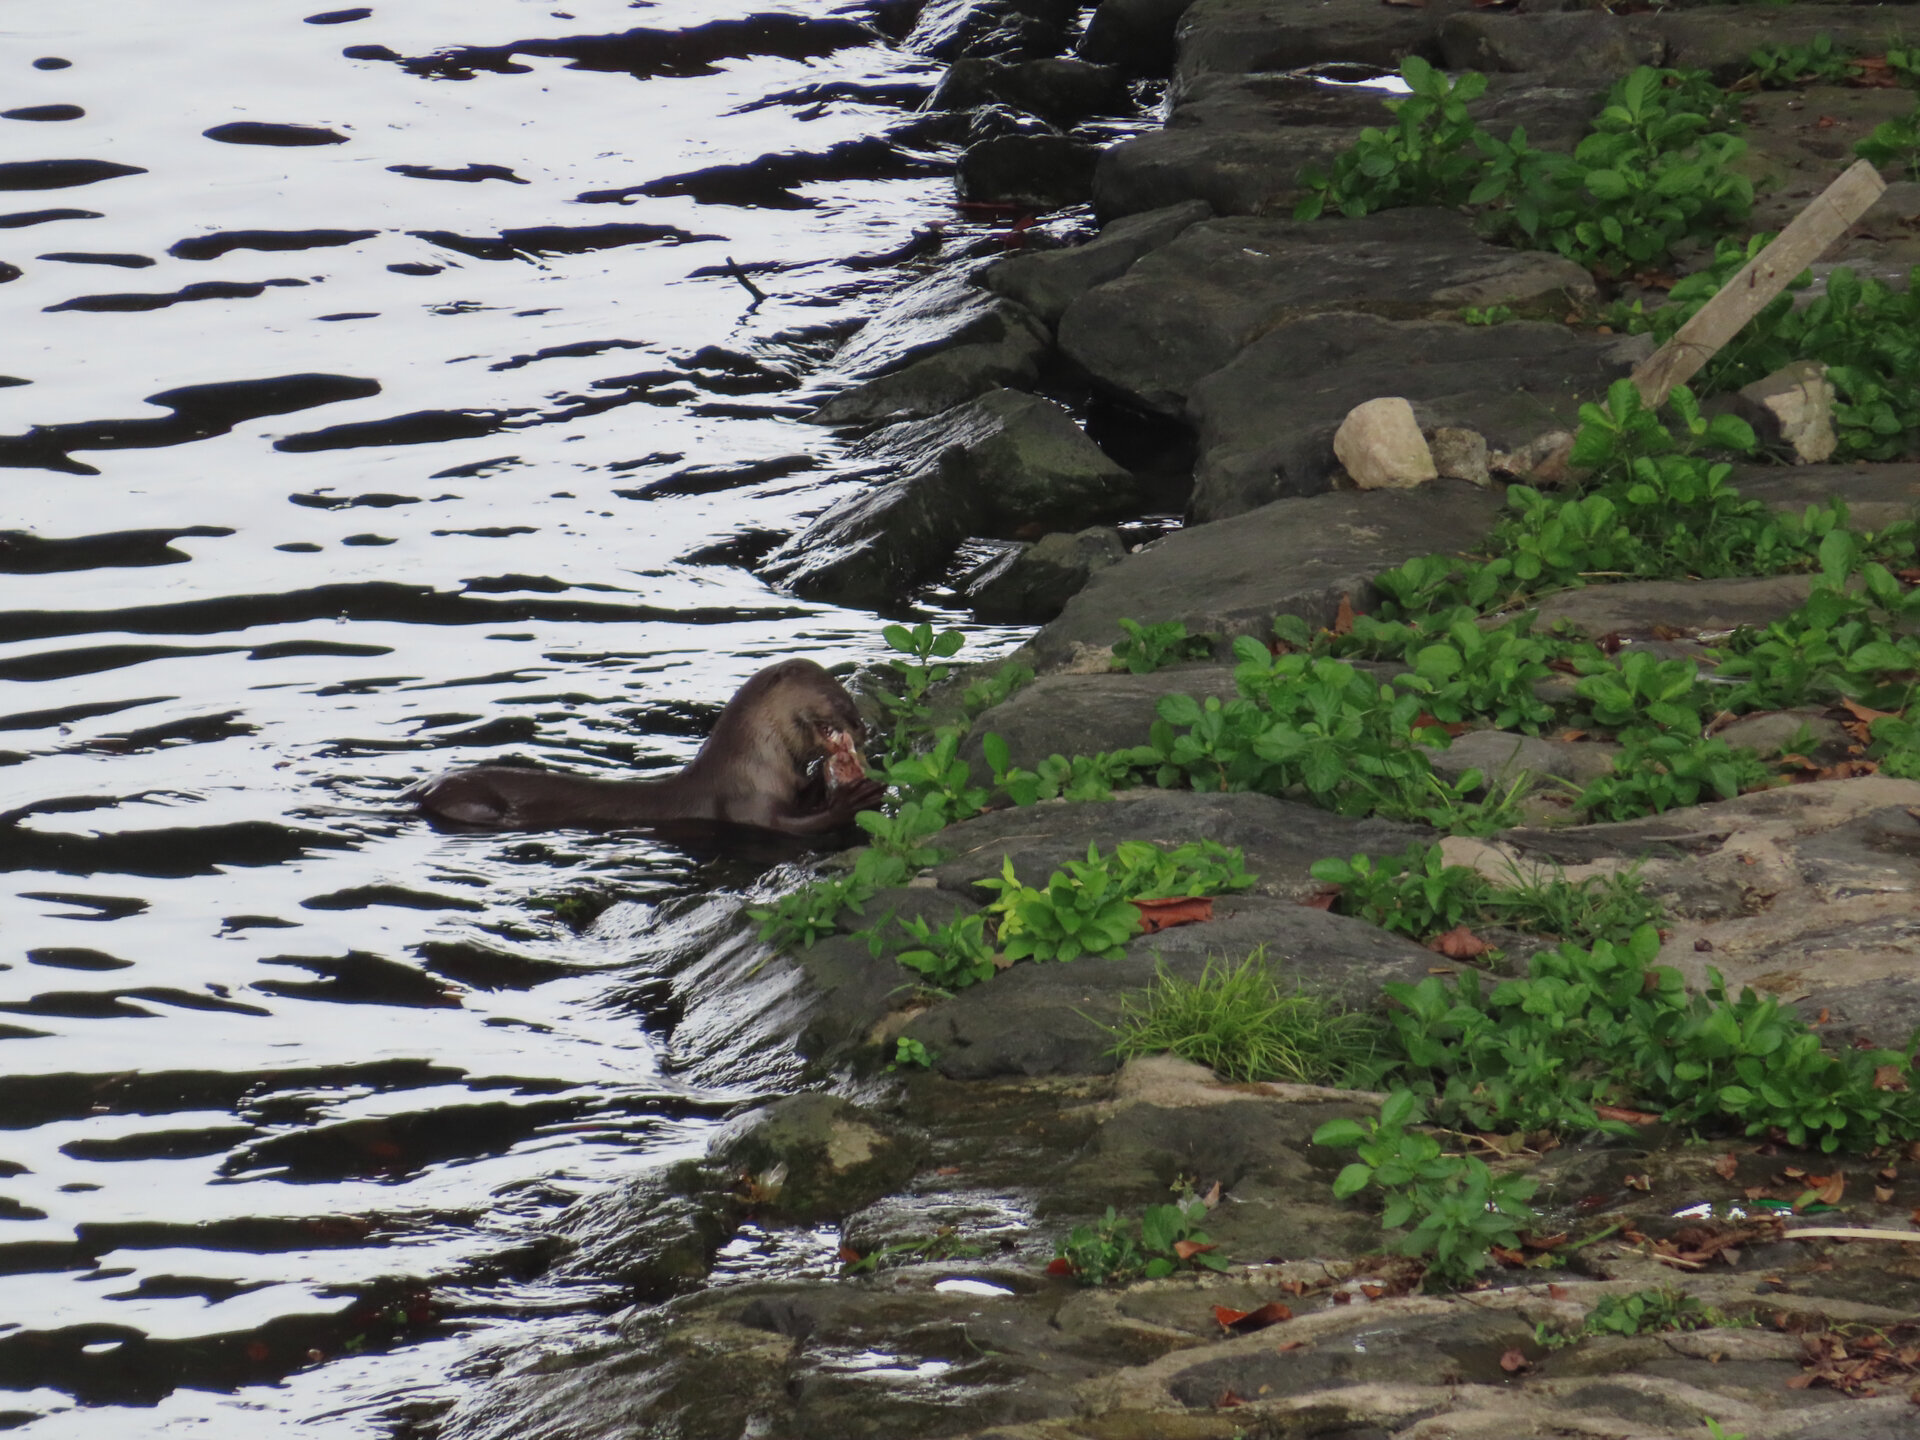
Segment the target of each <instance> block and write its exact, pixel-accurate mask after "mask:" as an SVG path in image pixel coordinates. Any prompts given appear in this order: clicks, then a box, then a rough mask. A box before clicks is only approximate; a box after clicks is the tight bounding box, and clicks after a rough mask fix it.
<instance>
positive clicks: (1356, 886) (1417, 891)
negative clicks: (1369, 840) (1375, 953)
mask: <svg viewBox="0 0 1920 1440" xmlns="http://www.w3.org/2000/svg"><path fill="white" fill-rule="evenodd" d="M1313 878H1314V879H1316V880H1319V881H1322V882H1323V883H1325V884H1328V885H1338V886H1339V887H1340V897H1339V899H1338V901H1337V902H1336V903H1337V905H1338V907H1339V910H1340V913H1341V914H1343V915H1353V916H1356V917H1358V918H1359V919H1362V920H1366V921H1369V922H1370V923H1372V924H1375V925H1378V926H1380V927H1381V928H1382V929H1385V930H1392V931H1397V932H1398V933H1399V934H1402V935H1411V936H1412V937H1413V938H1414V939H1416V940H1424V939H1426V938H1427V937H1428V936H1430V935H1439V934H1442V933H1444V932H1445V931H1448V930H1451V929H1453V928H1454V927H1455V926H1456V925H1464V924H1467V923H1468V922H1470V921H1473V920H1477V919H1479V918H1480V917H1481V916H1483V915H1485V914H1486V913H1487V908H1488V904H1489V902H1490V900H1491V898H1492V896H1493V885H1492V884H1491V883H1490V882H1489V881H1488V880H1487V878H1486V877H1485V876H1483V875H1482V874H1481V873H1480V872H1479V871H1478V870H1474V869H1472V868H1470V867H1469V866H1466V865H1449V864H1447V863H1446V860H1445V859H1444V858H1443V856H1442V854H1441V850H1440V847H1439V846H1438V845H1418V844H1416V845H1411V846H1409V847H1408V848H1407V849H1406V850H1405V851H1404V852H1403V853H1402V854H1401V855H1400V856H1399V857H1398V858H1397V859H1394V860H1386V861H1380V862H1377V863H1376V862H1375V861H1374V860H1373V858H1372V857H1370V856H1367V855H1355V856H1354V857H1353V858H1352V859H1351V860H1334V859H1328V860H1316V861H1314V863H1313Z"/></svg>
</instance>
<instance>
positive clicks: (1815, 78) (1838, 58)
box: [1747, 31, 1861, 90]
mask: <svg viewBox="0 0 1920 1440" xmlns="http://www.w3.org/2000/svg"><path fill="white" fill-rule="evenodd" d="M1747 63H1748V64H1749V65H1751V66H1752V67H1753V69H1752V71H1751V72H1750V73H1751V74H1752V76H1753V80H1754V83H1756V84H1757V85H1759V87H1760V88H1761V89H1762V90H1793V89H1797V88H1799V87H1800V86H1802V85H1835V84H1841V83H1844V82H1845V81H1847V80H1851V79H1853V78H1855V77H1856V76H1857V75H1859V74H1860V73H1861V71H1860V66H1858V65H1857V64H1855V63H1854V60H1853V57H1852V56H1850V55H1848V54H1847V53H1846V52H1844V51H1842V50H1841V49H1840V48H1839V47H1838V46H1836V45H1835V44H1834V43H1833V37H1832V36H1831V35H1828V34H1826V33H1825V32H1824V31H1823V32H1822V33H1820V34H1818V35H1816V36H1814V37H1813V39H1811V40H1809V41H1807V42H1805V43H1804V44H1799V45H1763V46H1761V47H1760V48H1759V49H1757V50H1755V51H1753V52H1752V53H1750V54H1749V55H1748V56H1747Z"/></svg>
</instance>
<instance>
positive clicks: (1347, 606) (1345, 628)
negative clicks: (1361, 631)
mask: <svg viewBox="0 0 1920 1440" xmlns="http://www.w3.org/2000/svg"><path fill="white" fill-rule="evenodd" d="M1330 633H1332V634H1335V635H1351V634H1352V633H1353V597H1352V596H1351V595H1342V596H1341V597H1340V606H1339V608H1338V609H1336V610H1335V611H1334V612H1333V628H1332V631H1331V632H1330Z"/></svg>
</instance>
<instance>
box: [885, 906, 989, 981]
mask: <svg viewBox="0 0 1920 1440" xmlns="http://www.w3.org/2000/svg"><path fill="white" fill-rule="evenodd" d="M898 923H899V925H900V928H901V929H903V930H904V931H906V933H907V935H908V937H909V938H911V939H912V940H915V941H917V942H919V943H918V944H916V945H914V946H913V947H911V948H910V949H906V950H902V951H901V952H900V953H899V954H898V955H896V956H894V957H893V958H894V959H895V960H897V961H899V962H900V963H901V964H902V965H904V966H906V967H907V968H908V969H909V970H914V971H918V972H919V973H920V974H921V975H923V976H924V977H926V982H927V984H928V985H929V986H931V987H933V988H934V989H937V990H964V989H965V988H966V987H967V986H969V985H978V984H981V983H982V982H984V981H987V980H991V979H992V978H993V975H994V970H995V968H996V967H995V965H994V951H993V944H992V942H991V941H990V940H988V939H987V917H986V916H985V915H983V914H978V913H975V914H971V915H958V916H955V917H954V918H953V919H951V920H949V921H947V922H945V923H944V924H941V925H932V924H929V923H928V921H927V920H926V919H925V918H924V917H923V916H919V915H916V916H914V917H912V918H911V919H908V920H902V921H900V922H898Z"/></svg>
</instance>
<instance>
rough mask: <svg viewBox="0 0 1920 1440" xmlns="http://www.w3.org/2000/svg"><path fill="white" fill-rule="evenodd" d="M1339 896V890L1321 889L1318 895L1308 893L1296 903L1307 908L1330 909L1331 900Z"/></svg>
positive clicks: (1331, 905)
mask: <svg viewBox="0 0 1920 1440" xmlns="http://www.w3.org/2000/svg"><path fill="white" fill-rule="evenodd" d="M1339 898H1340V892H1339V891H1338V890H1322V891H1321V892H1320V893H1319V894H1318V895H1309V896H1307V898H1306V899H1304V900H1301V901H1299V902H1297V903H1299V904H1301V905H1304V906H1306V908H1307V909H1309V910H1331V909H1333V902H1334V901H1336V900H1338V899H1339Z"/></svg>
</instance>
